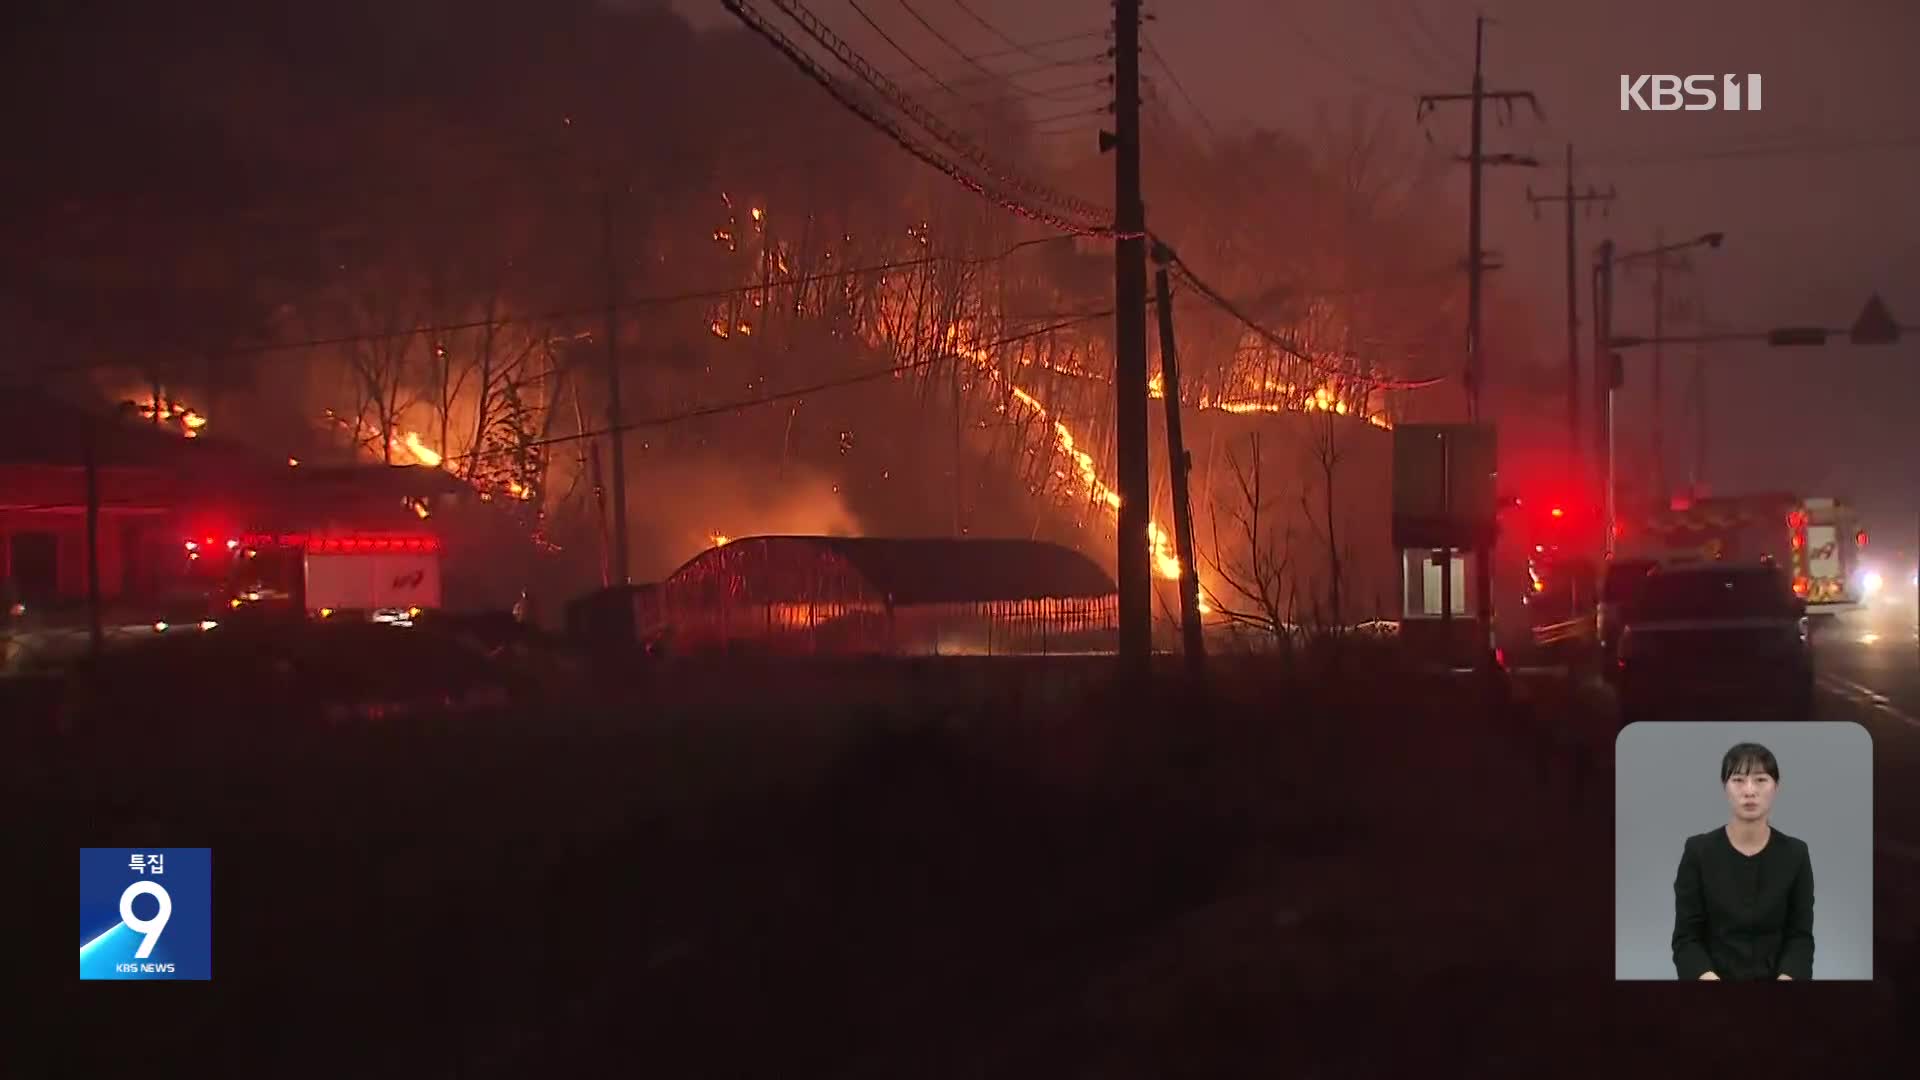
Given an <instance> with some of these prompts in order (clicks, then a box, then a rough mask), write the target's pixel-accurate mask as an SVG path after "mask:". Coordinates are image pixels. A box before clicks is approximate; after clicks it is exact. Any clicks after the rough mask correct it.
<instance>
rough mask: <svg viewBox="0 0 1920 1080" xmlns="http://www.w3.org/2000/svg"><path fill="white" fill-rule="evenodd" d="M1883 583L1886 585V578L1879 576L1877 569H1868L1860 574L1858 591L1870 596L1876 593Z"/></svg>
mask: <svg viewBox="0 0 1920 1080" xmlns="http://www.w3.org/2000/svg"><path fill="white" fill-rule="evenodd" d="M1884 585H1886V579H1884V578H1882V577H1881V576H1880V572H1879V571H1878V570H1869V571H1867V572H1866V573H1864V574H1862V575H1860V592H1861V593H1862V594H1863V595H1866V596H1872V595H1874V594H1875V593H1878V592H1879V591H1880V589H1881V587H1882V586H1884Z"/></svg>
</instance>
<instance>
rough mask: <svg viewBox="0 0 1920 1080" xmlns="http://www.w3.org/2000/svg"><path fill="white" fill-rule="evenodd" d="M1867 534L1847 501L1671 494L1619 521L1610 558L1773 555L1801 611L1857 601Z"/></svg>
mask: <svg viewBox="0 0 1920 1080" xmlns="http://www.w3.org/2000/svg"><path fill="white" fill-rule="evenodd" d="M1866 545H1867V533H1866V530H1865V529H1862V528H1860V525H1859V519H1858V517H1857V516H1856V515H1855V513H1854V511H1853V509H1852V508H1851V507H1849V506H1848V505H1847V504H1846V503H1845V502H1843V501H1841V500H1839V499H1833V498H1812V497H1803V496H1797V495H1787V494H1762V495H1733V496H1719V497H1711V498H1701V499H1695V500H1690V501H1689V500H1675V502H1674V503H1673V504H1672V505H1671V506H1670V507H1669V508H1667V509H1665V510H1659V511H1655V512H1653V513H1650V514H1644V515H1641V516H1640V517H1638V519H1635V518H1632V517H1628V516H1622V518H1621V519H1620V520H1619V521H1618V523H1617V528H1616V533H1615V540H1614V551H1615V554H1614V558H1615V560H1616V561H1618V560H1649V561H1653V562H1658V563H1667V564H1672V563H1688V562H1734V563H1737V562H1759V561H1771V562H1772V563H1773V564H1774V565H1775V566H1778V567H1780V568H1781V569H1783V570H1784V571H1786V573H1787V575H1788V577H1789V578H1790V580H1791V581H1792V582H1793V591H1794V594H1795V595H1796V596H1799V597H1800V598H1801V599H1803V600H1805V601H1806V602H1807V614H1808V615H1812V616H1829V615H1838V614H1841V613H1842V612H1846V611H1852V610H1855V609H1857V608H1858V607H1859V606H1860V603H1861V599H1862V598H1861V595H1860V584H1859V582H1858V580H1857V571H1858V566H1859V560H1860V551H1861V549H1862V548H1864V547H1866Z"/></svg>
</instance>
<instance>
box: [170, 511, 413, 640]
mask: <svg viewBox="0 0 1920 1080" xmlns="http://www.w3.org/2000/svg"><path fill="white" fill-rule="evenodd" d="M187 546H188V549H189V554H190V555H192V554H195V553H198V552H204V555H205V557H206V558H207V560H208V561H209V562H215V563H217V564H218V565H219V566H220V572H219V573H218V588H217V589H216V591H215V593H214V596H215V599H216V601H217V604H218V605H219V606H217V607H216V611H218V610H220V609H221V608H222V607H223V608H224V609H225V612H226V613H229V614H232V615H266V614H283V615H289V616H295V617H298V616H302V615H304V616H307V617H317V618H323V619H325V618H341V619H370V620H372V621H374V622H391V623H399V624H402V625H406V624H410V623H411V622H412V620H413V619H415V618H417V617H418V616H419V615H420V614H421V613H422V612H425V611H433V610H436V609H438V608H439V607H440V606H441V597H440V555H441V544H440V539H439V537H437V536H433V535H427V534H420V533H395V532H368V531H326V532H313V533H242V534H240V535H238V536H235V537H230V538H227V539H226V540H225V541H224V542H222V541H221V540H220V538H218V537H216V536H210V537H207V538H205V539H204V540H203V541H192V540H190V541H188V542H187Z"/></svg>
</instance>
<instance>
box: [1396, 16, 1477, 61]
mask: <svg viewBox="0 0 1920 1080" xmlns="http://www.w3.org/2000/svg"><path fill="white" fill-rule="evenodd" d="M1401 3H1402V6H1403V7H1405V8H1406V9H1407V14H1409V15H1411V16H1413V22H1414V25H1415V26H1417V27H1418V28H1419V30H1420V33H1421V34H1423V35H1425V36H1426V39H1427V43H1428V44H1430V45H1432V46H1433V51H1434V52H1435V53H1437V54H1438V55H1439V57H1440V58H1441V59H1442V60H1444V61H1446V62H1447V63H1448V64H1450V65H1452V66H1453V67H1455V68H1457V69H1459V70H1462V71H1472V70H1473V65H1472V64H1470V63H1468V62H1467V59H1466V57H1465V56H1464V55H1463V54H1460V53H1456V52H1454V51H1453V49H1452V48H1451V47H1449V46H1448V45H1447V44H1446V43H1445V42H1443V41H1441V40H1440V35H1439V34H1436V33H1434V32H1433V26H1432V24H1430V23H1428V22H1427V17H1426V15H1425V13H1423V12H1422V11H1421V10H1420V0H1401Z"/></svg>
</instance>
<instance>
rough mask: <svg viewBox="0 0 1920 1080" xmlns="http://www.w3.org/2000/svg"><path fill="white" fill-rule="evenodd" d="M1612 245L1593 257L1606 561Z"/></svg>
mask: <svg viewBox="0 0 1920 1080" xmlns="http://www.w3.org/2000/svg"><path fill="white" fill-rule="evenodd" d="M1612 341H1613V241H1612V240H1602V241H1601V242H1600V246H1599V247H1598V248H1597V249H1595V251H1594V254H1593V355H1594V361H1595V362H1594V372H1593V374H1594V394H1593V406H1594V409H1595V411H1596V412H1597V414H1598V415H1597V416H1596V417H1595V423H1594V436H1595V442H1596V444H1597V445H1596V447H1595V450H1596V455H1595V457H1596V460H1598V461H1599V462H1600V467H1599V468H1598V469H1596V470H1595V472H1596V473H1598V474H1599V475H1598V477H1597V479H1598V480H1599V481H1600V489H1601V501H1602V502H1603V504H1604V505H1603V507H1602V513H1601V528H1602V529H1603V530H1605V531H1604V532H1603V533H1602V534H1601V539H1600V550H1601V552H1602V553H1604V554H1605V555H1606V556H1608V557H1609V558H1611V557H1612V555H1613V540H1614V530H1613V509H1614V508H1613V479H1614V478H1613V392H1614V391H1615V390H1617V389H1619V387H1620V370H1619V368H1620V361H1619V358H1618V357H1617V356H1616V355H1615V354H1614V352H1613V346H1612V344H1611V343H1612Z"/></svg>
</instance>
